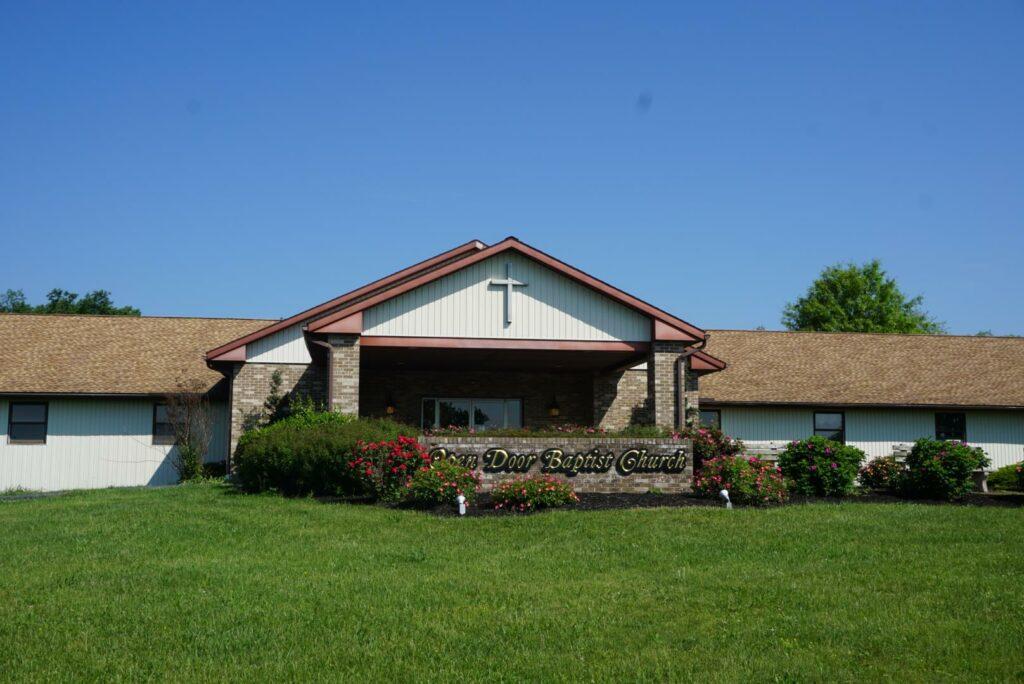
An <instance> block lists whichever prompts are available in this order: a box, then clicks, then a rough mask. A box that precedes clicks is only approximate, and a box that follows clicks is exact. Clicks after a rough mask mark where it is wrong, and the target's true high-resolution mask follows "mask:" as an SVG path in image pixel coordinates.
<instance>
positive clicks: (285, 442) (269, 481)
mask: <svg viewBox="0 0 1024 684" xmlns="http://www.w3.org/2000/svg"><path fill="white" fill-rule="evenodd" d="M414 434H415V431H414V430H413V429H412V428H408V427H406V426H404V425H401V424H399V423H396V422H394V421H391V420H387V419H358V420H357V419H353V418H350V417H347V416H343V415H340V414H337V413H329V412H318V413H314V414H312V415H310V414H299V415H296V416H292V417H289V418H285V419H283V420H281V421H278V422H276V423H274V424H272V425H269V426H267V427H263V428H257V429H255V430H251V431H250V432H247V433H245V434H244V435H242V437H241V439H239V440H238V449H237V450H236V452H235V458H234V460H233V474H234V476H235V478H236V479H237V482H238V484H239V486H240V487H241V488H242V489H244V490H246V491H250V492H260V491H270V490H273V491H278V492H281V493H282V494H285V495H288V496H299V495H305V494H364V493H372V492H371V491H367V490H366V489H365V484H366V481H365V480H364V478H361V477H355V476H354V474H353V473H352V472H351V471H350V470H349V469H348V468H347V467H346V466H347V461H348V460H349V458H350V457H351V455H352V454H353V453H354V450H355V449H356V445H357V444H358V443H359V442H375V441H382V440H393V439H397V438H398V437H399V436H400V435H405V436H412V435H414Z"/></svg>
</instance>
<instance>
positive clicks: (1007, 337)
mask: <svg viewBox="0 0 1024 684" xmlns="http://www.w3.org/2000/svg"><path fill="white" fill-rule="evenodd" d="M705 330H706V331H707V332H709V333H714V332H737V333H756V334H762V333H763V334H774V335H851V336H853V335H860V336H867V335H874V336H876V337H906V338H917V337H922V338H923V337H934V338H941V339H951V338H953V339H961V338H962V339H971V340H1022V341H1024V336H1019V335H967V334H944V333H887V332H852V331H850V332H847V331H842V330H752V329H750V328H705Z"/></svg>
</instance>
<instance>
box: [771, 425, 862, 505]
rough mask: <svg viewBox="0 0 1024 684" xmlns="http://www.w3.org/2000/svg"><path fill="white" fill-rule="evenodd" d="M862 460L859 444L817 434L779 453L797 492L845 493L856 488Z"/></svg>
mask: <svg viewBox="0 0 1024 684" xmlns="http://www.w3.org/2000/svg"><path fill="white" fill-rule="evenodd" d="M863 460H864V452H863V451H861V450H860V449H858V448H856V447H852V446H847V445H845V444H840V443H839V442H833V441H831V440H828V439H825V438H824V437H818V436H814V437H808V438H807V439H803V440H800V441H795V442H790V443H789V445H788V446H787V447H786V450H785V451H783V452H782V453H781V454H779V467H780V468H782V474H783V475H785V476H786V477H787V478H788V479H789V480H790V482H791V489H792V490H793V491H794V492H795V493H797V494H803V495H804V496H843V495H844V494H849V493H850V492H851V491H852V490H853V481H854V478H855V477H857V468H858V467H859V466H860V463H861V461H863Z"/></svg>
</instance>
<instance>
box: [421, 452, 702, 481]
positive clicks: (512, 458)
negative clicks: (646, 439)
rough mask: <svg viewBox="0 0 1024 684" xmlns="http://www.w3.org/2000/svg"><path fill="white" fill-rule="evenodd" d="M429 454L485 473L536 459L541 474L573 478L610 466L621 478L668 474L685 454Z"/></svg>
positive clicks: (682, 464) (515, 468)
mask: <svg viewBox="0 0 1024 684" xmlns="http://www.w3.org/2000/svg"><path fill="white" fill-rule="evenodd" d="M430 456H431V458H434V459H447V460H449V461H451V462H453V463H458V464H459V465H461V466H463V467H464V468H472V469H474V470H475V469H477V468H479V469H481V470H483V471H484V472H485V473H526V472H529V471H530V469H531V468H532V467H533V466H534V465H535V464H537V463H538V462H539V463H540V471H541V472H542V473H545V474H550V473H559V474H561V475H565V476H567V477H575V476H576V475H579V474H580V473H607V472H609V471H611V470H612V469H614V470H615V472H616V473H617V474H619V475H621V476H623V477H626V476H629V475H632V474H633V473H663V474H669V475H670V474H677V473H681V472H683V471H684V470H686V453H685V452H684V451H683V450H682V449H676V450H675V451H674V452H673V453H671V454H651V453H649V452H648V450H647V449H635V448H634V449H626V450H624V451H622V452H620V453H618V454H616V453H615V452H612V451H602V450H601V449H598V448H594V449H591V450H590V451H586V452H577V453H566V452H565V451H564V450H562V449H558V448H551V449H545V450H544V451H541V452H540V453H539V454H538V453H536V452H532V453H515V452H513V451H509V450H508V449H502V448H500V447H494V448H491V449H488V450H487V451H485V452H484V453H483V456H482V457H481V456H480V455H478V454H474V453H463V454H459V453H455V452H454V451H450V450H448V449H447V448H446V447H440V446H439V447H434V448H433V449H431V450H430Z"/></svg>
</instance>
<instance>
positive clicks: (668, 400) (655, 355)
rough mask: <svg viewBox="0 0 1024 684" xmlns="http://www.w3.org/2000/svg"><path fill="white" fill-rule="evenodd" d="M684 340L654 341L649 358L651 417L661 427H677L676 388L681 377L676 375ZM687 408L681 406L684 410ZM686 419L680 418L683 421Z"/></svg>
mask: <svg viewBox="0 0 1024 684" xmlns="http://www.w3.org/2000/svg"><path fill="white" fill-rule="evenodd" d="M685 348H686V347H685V345H684V344H683V343H682V342H652V343H651V355H650V357H649V359H648V360H647V394H648V396H649V398H650V399H649V404H650V407H651V419H652V420H653V422H654V424H655V425H657V426H659V427H666V428H674V427H676V425H677V424H679V423H677V422H676V416H677V411H676V389H677V387H678V383H679V380H680V378H678V377H676V359H678V358H679V356H680V355H682V353H683V350H684V349H685ZM684 410H685V409H683V408H682V407H680V408H679V411H680V412H682V411H684ZM683 420H684V419H682V418H681V419H680V422H682V421H683Z"/></svg>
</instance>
